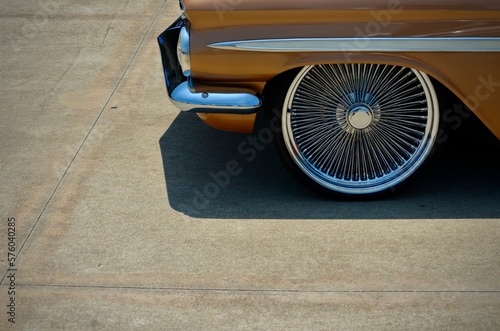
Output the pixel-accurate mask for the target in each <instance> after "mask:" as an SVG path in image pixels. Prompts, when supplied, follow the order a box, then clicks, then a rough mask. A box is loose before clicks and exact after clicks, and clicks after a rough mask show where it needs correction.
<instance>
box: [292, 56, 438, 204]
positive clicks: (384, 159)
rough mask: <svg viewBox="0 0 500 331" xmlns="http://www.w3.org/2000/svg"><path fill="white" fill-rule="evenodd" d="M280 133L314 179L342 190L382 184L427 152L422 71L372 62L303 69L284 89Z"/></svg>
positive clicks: (427, 97)
mask: <svg viewBox="0 0 500 331" xmlns="http://www.w3.org/2000/svg"><path fill="white" fill-rule="evenodd" d="M282 122H283V123H282V125H283V137H284V139H285V143H286V146H287V149H288V151H289V153H290V156H291V157H292V159H293V160H294V161H295V163H296V164H297V165H298V166H299V168H300V169H301V170H302V171H303V172H304V173H305V174H306V175H307V176H309V177H310V178H311V179H312V180H314V181H315V182H316V183H318V184H320V185H322V186H324V187H326V188H328V189H330V190H333V191H337V192H340V193H345V194H369V193H376V192H380V191H383V190H386V189H389V188H391V187H393V186H395V185H397V184H399V183H401V182H402V181H404V180H405V179H407V178H408V177H409V176H410V175H411V174H413V173H414V172H415V171H416V169H418V167H419V166H420V165H422V163H423V162H424V161H425V160H426V158H427V157H428V155H429V154H430V153H431V151H432V147H433V145H434V141H435V138H436V136H437V131H438V125H439V107H438V103H437V97H436V93H435V90H434V88H433V86H432V83H431V81H430V79H429V78H428V77H427V75H426V74H424V73H422V72H420V71H417V70H413V69H409V68H403V67H397V66H390V65H375V64H345V65H318V66H309V67H306V68H304V69H303V70H302V71H301V72H300V73H299V74H298V75H297V77H296V78H295V80H294V82H293V83H292V85H291V86H290V89H289V91H288V94H287V97H286V100H285V103H284V109H283V115H282Z"/></svg>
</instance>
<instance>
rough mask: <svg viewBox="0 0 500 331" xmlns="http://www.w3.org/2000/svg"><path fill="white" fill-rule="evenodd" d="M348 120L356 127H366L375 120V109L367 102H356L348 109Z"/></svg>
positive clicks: (360, 128)
mask: <svg viewBox="0 0 500 331" xmlns="http://www.w3.org/2000/svg"><path fill="white" fill-rule="evenodd" d="M347 120H348V122H349V125H350V126H352V127H353V128H354V129H358V130H362V129H366V128H367V127H369V126H370V124H372V122H373V111H372V109H371V108H370V106H368V105H366V104H354V105H352V106H351V108H350V109H349V111H348V115H347Z"/></svg>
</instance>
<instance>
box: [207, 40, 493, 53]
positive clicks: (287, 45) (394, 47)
mask: <svg viewBox="0 0 500 331" xmlns="http://www.w3.org/2000/svg"><path fill="white" fill-rule="evenodd" d="M208 47H211V48H217V49H227V50H240V51H252V52H348V53H355V52H500V38H496V37H491V38H486V37H449V38H443V37H440V38H429V37H425V38H419V37H414V38H301V39H260V40H241V41H228V42H220V43H215V44H210V45H208Z"/></svg>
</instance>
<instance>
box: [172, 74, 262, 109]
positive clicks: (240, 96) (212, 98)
mask: <svg viewBox="0 0 500 331" xmlns="http://www.w3.org/2000/svg"><path fill="white" fill-rule="evenodd" d="M170 100H171V101H172V103H173V104H174V105H175V106H176V107H177V108H179V109H180V110H182V111H190V112H195V113H222V114H251V113H255V112H256V111H257V110H258V109H259V108H260V107H261V106H262V102H261V100H260V98H259V97H258V96H256V95H252V94H247V93H192V92H191V91H190V90H189V84H188V82H183V83H181V84H180V85H179V86H177V87H176V88H175V90H174V91H173V92H172V93H171V95H170Z"/></svg>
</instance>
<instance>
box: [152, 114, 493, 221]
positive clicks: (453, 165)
mask: <svg viewBox="0 0 500 331" xmlns="http://www.w3.org/2000/svg"><path fill="white" fill-rule="evenodd" d="M259 126H260V127H262V126H261V124H260V123H259V125H258V127H259ZM470 130H471V129H470V128H468V127H467V128H463V129H462V130H460V131H457V132H454V133H455V134H454V136H453V137H452V138H451V139H449V141H448V145H447V146H446V149H445V151H444V152H443V154H442V155H441V157H440V158H439V160H438V161H437V162H436V164H435V165H434V166H433V167H432V169H431V171H430V172H429V173H426V174H424V176H422V177H421V178H420V179H419V180H418V182H416V183H414V184H413V185H412V186H410V187H407V188H406V189H405V190H403V191H402V192H400V193H399V194H397V195H395V196H393V197H389V198H385V199H381V200H374V201H356V202H349V201H339V200H332V199H328V198H324V197H322V196H319V195H317V194H315V193H313V192H311V191H309V190H308V189H306V188H304V187H302V186H301V185H300V184H298V183H297V182H296V181H295V180H294V179H293V178H292V177H291V176H290V175H289V174H288V173H287V171H286V169H284V167H283V166H282V165H281V163H280V162H279V160H278V158H277V156H276V155H275V153H274V151H273V148H272V144H271V143H269V139H268V137H267V136H265V135H259V134H258V133H256V132H259V133H260V131H259V130H258V129H256V130H254V131H255V133H253V134H252V135H243V134H234V133H227V132H222V131H218V130H215V129H212V128H210V127H208V126H207V125H205V124H204V123H202V122H201V121H200V120H199V119H198V118H197V116H196V115H195V114H191V113H181V114H179V116H178V117H177V118H176V119H175V121H174V122H173V123H172V125H171V126H170V128H169V129H168V130H167V131H166V132H165V134H164V135H163V137H161V139H160V141H159V143H160V148H161V154H162V159H163V166H164V171H165V181H166V186H167V195H168V202H169V203H170V206H171V207H172V208H173V209H175V210H177V211H180V212H183V213H184V214H186V215H188V216H191V217H194V218H208V219H226V218H227V219H452V218H478V219H484V218H499V217H500V203H499V201H500V189H499V188H500V171H499V170H500V143H499V142H498V140H497V139H496V138H494V137H493V136H491V135H490V134H489V133H488V134H486V133H485V132H483V131H482V130H480V129H477V130H480V131H481V132H479V133H477V132H472V133H471V132H470ZM473 130H476V128H474V129H473ZM477 137H480V138H477Z"/></svg>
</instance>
